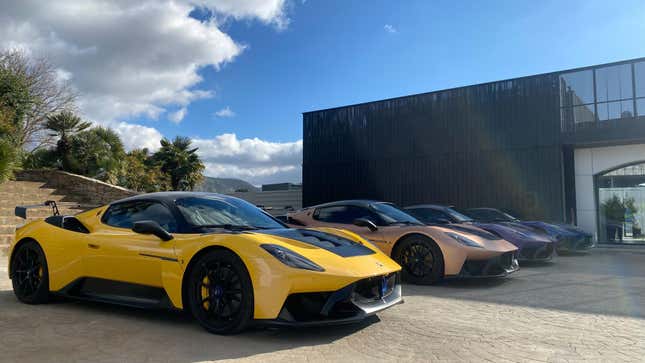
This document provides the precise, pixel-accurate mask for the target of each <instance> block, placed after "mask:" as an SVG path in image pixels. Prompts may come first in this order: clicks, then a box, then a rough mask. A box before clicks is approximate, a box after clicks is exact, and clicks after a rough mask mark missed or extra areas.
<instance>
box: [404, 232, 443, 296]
mask: <svg viewBox="0 0 645 363" xmlns="http://www.w3.org/2000/svg"><path fill="white" fill-rule="evenodd" d="M393 257H394V260H395V261H396V262H397V263H398V264H399V265H401V270H402V271H401V275H402V277H403V280H404V281H406V282H410V283H412V284H416V285H430V284H434V283H435V282H437V281H439V280H441V279H442V278H443V254H442V253H441V250H440V249H439V247H438V246H437V245H436V244H435V243H434V242H433V241H432V240H430V239H429V238H427V237H424V236H408V237H404V238H403V239H402V240H401V241H399V243H398V246H397V248H396V251H395V256H393Z"/></svg>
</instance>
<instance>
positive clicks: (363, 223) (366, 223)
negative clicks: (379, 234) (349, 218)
mask: <svg viewBox="0 0 645 363" xmlns="http://www.w3.org/2000/svg"><path fill="white" fill-rule="evenodd" d="M354 225H355V226H359V227H367V228H369V229H370V231H372V232H374V231H376V230H377V229H378V227H377V226H376V224H374V222H372V221H370V220H369V219H367V218H357V219H355V220H354Z"/></svg>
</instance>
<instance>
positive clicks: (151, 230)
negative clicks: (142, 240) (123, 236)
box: [132, 221, 174, 241]
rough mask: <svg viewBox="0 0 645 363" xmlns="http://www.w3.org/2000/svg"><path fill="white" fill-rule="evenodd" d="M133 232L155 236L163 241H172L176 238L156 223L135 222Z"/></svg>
mask: <svg viewBox="0 0 645 363" xmlns="http://www.w3.org/2000/svg"><path fill="white" fill-rule="evenodd" d="M132 231H134V232H136V233H141V234H154V235H155V236H157V237H159V239H161V240H162V241H170V240H171V239H173V238H174V237H173V236H172V234H170V233H168V231H166V230H165V229H163V227H161V226H160V225H159V223H157V222H155V221H138V222H134V225H133V226H132Z"/></svg>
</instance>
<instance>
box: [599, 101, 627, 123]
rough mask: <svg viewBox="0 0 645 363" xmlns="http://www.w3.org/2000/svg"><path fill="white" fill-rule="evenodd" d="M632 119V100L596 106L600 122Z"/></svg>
mask: <svg viewBox="0 0 645 363" xmlns="http://www.w3.org/2000/svg"><path fill="white" fill-rule="evenodd" d="M632 117H634V103H633V102H632V100H629V101H618V102H609V103H599V104H598V119H599V120H600V121H605V120H615V119H620V118H632Z"/></svg>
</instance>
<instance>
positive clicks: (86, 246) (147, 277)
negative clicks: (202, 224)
mask: <svg viewBox="0 0 645 363" xmlns="http://www.w3.org/2000/svg"><path fill="white" fill-rule="evenodd" d="M105 209H106V207H105V206H104V207H100V208H97V209H93V210H90V211H87V212H83V213H81V214H78V215H77V216H76V217H77V218H78V219H79V220H80V221H81V222H82V223H83V224H84V225H85V226H86V227H87V228H88V229H89V230H90V233H89V234H83V233H77V232H72V231H68V230H64V229H62V228H58V227H54V226H52V225H50V224H48V223H46V222H44V221H36V222H32V223H29V224H28V225H26V226H24V227H22V228H20V229H18V230H17V231H16V238H15V241H18V242H15V243H14V244H12V245H11V247H10V253H9V256H11V255H12V251H13V249H14V247H15V244H16V243H19V241H21V240H23V239H25V238H32V239H34V240H36V241H37V242H38V243H39V244H40V246H41V247H42V249H43V251H44V252H45V257H46V259H47V264H48V267H49V287H50V290H51V291H58V290H60V289H62V288H64V287H65V286H67V285H68V284H70V283H71V282H73V281H74V280H76V279H79V278H82V277H97V278H103V279H109V280H115V281H122V282H129V283H136V284H141V285H147V286H153V287H160V288H163V289H164V290H165V291H166V293H167V294H168V296H169V298H170V300H171V302H172V304H173V305H174V306H175V307H176V308H179V309H182V308H183V304H184V302H183V301H182V286H183V279H184V274H185V273H186V269H187V267H188V265H189V264H190V262H191V261H192V260H193V258H194V257H195V255H197V254H198V253H199V252H201V251H204V250H205V249H207V248H226V249H229V250H231V251H233V252H234V253H236V254H237V255H238V256H239V257H240V258H241V260H242V261H243V262H244V264H245V266H246V268H247V270H248V271H249V275H250V278H251V282H252V285H253V296H254V301H255V304H254V317H255V318H256V319H274V318H276V317H277V316H278V314H279V312H280V309H281V308H282V305H283V304H284V301H285V300H286V298H287V296H289V295H290V294H293V293H301V292H320V291H335V290H338V289H340V288H342V287H344V286H347V285H348V284H351V283H352V282H355V281H357V280H360V279H364V278H367V277H371V276H378V275H383V274H388V273H391V272H394V271H399V270H400V269H401V268H400V266H399V265H398V264H396V262H394V261H392V260H391V259H390V258H389V257H387V256H386V255H385V254H383V253H382V252H381V251H380V250H379V249H378V248H376V247H374V246H373V245H371V244H369V243H366V242H365V241H364V240H363V239H362V238H361V237H359V236H358V235H357V234H355V233H352V232H348V231H341V230H338V229H333V228H320V230H324V231H325V232H328V233H334V234H336V235H340V236H342V237H345V238H349V239H352V240H354V241H357V242H359V243H363V244H365V245H366V246H367V247H368V248H370V249H372V250H373V251H374V252H375V253H374V254H372V255H368V256H356V257H341V256H338V255H336V254H334V253H332V252H329V251H327V250H324V249H320V248H316V247H314V246H312V245H309V244H306V243H302V242H298V241H295V240H291V239H288V238H282V237H277V236H272V235H267V234H262V233H212V234H174V237H175V238H174V239H173V240H171V241H167V242H164V241H161V240H160V239H158V238H157V237H155V236H152V235H142V234H137V233H134V232H132V231H131V230H129V229H124V228H115V227H111V226H108V225H105V224H103V223H102V222H101V220H100V218H101V215H102V213H103V212H104V211H105ZM265 243H270V244H276V245H280V246H284V247H286V248H289V249H291V250H292V251H294V252H297V253H299V254H301V255H303V256H305V257H307V258H308V259H310V260H312V261H314V262H315V263H316V264H318V265H320V266H322V267H323V268H324V269H325V271H324V272H316V271H308V270H302V269H295V268H291V267H288V266H286V265H284V264H282V263H281V262H280V261H278V260H277V259H276V258H274V257H273V256H272V255H270V254H269V253H268V252H266V251H265V250H264V249H262V248H261V247H260V245H261V244H265ZM151 256H156V257H151ZM162 258H163V259H162ZM203 294H204V292H203V291H202V296H204V295H203ZM206 294H208V291H206ZM206 296H208V295H206ZM206 296H205V297H206Z"/></svg>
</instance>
